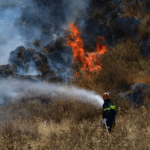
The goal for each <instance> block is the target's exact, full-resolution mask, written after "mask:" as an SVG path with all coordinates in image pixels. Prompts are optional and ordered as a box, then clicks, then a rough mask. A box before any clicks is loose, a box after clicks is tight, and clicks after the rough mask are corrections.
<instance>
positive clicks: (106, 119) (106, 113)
mask: <svg viewBox="0 0 150 150" xmlns="http://www.w3.org/2000/svg"><path fill="white" fill-rule="evenodd" d="M103 99H104V104H103V124H104V123H106V125H107V127H108V131H109V132H110V131H111V130H112V127H114V126H115V115H116V111H115V106H114V104H113V103H112V102H111V101H110V100H111V93H110V92H105V93H104V94H103Z"/></svg>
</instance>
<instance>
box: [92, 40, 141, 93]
mask: <svg viewBox="0 0 150 150" xmlns="http://www.w3.org/2000/svg"><path fill="white" fill-rule="evenodd" d="M140 57H141V56H140V52H139V50H138V46H137V44H136V43H135V42H134V41H131V40H129V39H127V40H126V41H125V42H121V43H118V44H117V45H116V46H115V48H114V49H112V50H111V49H109V50H108V51H107V53H106V54H105V55H103V56H101V58H100V60H101V62H102V64H103V65H102V70H101V71H100V72H99V73H98V74H97V76H96V77H95V79H94V81H95V83H96V84H102V87H103V88H104V89H105V90H106V91H107V90H117V91H118V90H119V91H120V90H123V91H124V90H128V89H129V87H130V86H131V85H132V82H129V81H128V75H129V73H130V68H133V67H136V66H137V65H138V62H139V58H140Z"/></svg>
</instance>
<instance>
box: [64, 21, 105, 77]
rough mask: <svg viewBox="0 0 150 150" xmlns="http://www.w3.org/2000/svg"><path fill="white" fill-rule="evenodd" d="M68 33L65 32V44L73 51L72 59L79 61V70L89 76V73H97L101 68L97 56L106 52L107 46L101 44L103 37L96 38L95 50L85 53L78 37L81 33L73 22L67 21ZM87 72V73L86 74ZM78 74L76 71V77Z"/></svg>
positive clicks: (81, 41)
mask: <svg viewBox="0 0 150 150" xmlns="http://www.w3.org/2000/svg"><path fill="white" fill-rule="evenodd" d="M69 27H70V31H71V32H70V33H67V38H66V41H67V46H70V47H71V48H72V51H73V58H74V61H75V62H76V61H79V62H80V63H81V64H82V65H81V71H83V72H84V74H86V75H87V76H88V77H89V78H91V75H90V74H89V73H92V72H96V73H98V72H99V71H100V70H101V68H102V67H101V66H102V63H101V61H100V59H99V57H100V56H101V55H103V54H105V53H106V51H107V47H106V46H104V45H102V44H101V41H103V40H105V39H104V38H103V37H99V38H98V40H97V45H96V50H95V51H94V52H92V53H88V52H87V53H85V52H86V50H85V49H84V43H83V40H82V38H81V37H80V35H81V33H80V32H79V30H78V28H77V27H76V26H75V25H74V24H73V23H69ZM87 73H88V74H87ZM79 76H80V73H79V72H76V77H77V78H78V77H79Z"/></svg>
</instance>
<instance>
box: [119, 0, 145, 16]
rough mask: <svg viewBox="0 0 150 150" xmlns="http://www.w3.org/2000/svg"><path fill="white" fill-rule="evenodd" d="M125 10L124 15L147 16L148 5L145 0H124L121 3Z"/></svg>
mask: <svg viewBox="0 0 150 150" xmlns="http://www.w3.org/2000/svg"><path fill="white" fill-rule="evenodd" d="M121 7H122V9H123V11H124V14H123V17H138V18H142V17H145V16H146V5H145V2H144V1H137V0H132V1H131V0H124V2H123V3H122V4H121Z"/></svg>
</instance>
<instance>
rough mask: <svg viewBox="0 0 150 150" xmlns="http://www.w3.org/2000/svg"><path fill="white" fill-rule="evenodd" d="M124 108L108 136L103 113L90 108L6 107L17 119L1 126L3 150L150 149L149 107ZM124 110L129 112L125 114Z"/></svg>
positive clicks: (73, 104)
mask: <svg viewBox="0 0 150 150" xmlns="http://www.w3.org/2000/svg"><path fill="white" fill-rule="evenodd" d="M147 98H149V97H147ZM113 99H114V102H115V101H117V98H115V97H113ZM149 100H150V99H149ZM122 102H123V103H124V104H123V103H122ZM31 105H32V107H31ZM116 105H117V103H116ZM125 105H126V101H120V103H118V107H117V116H116V126H115V128H114V131H113V132H112V133H111V134H109V135H108V134H107V133H106V131H105V129H104V128H103V127H102V124H101V122H102V111H101V110H100V109H98V108H95V107H94V106H92V105H89V104H85V103H80V102H76V101H73V100H70V101H64V100H58V101H55V102H52V103H50V104H49V107H48V108H46V107H45V106H44V105H42V104H41V103H40V102H39V101H37V100H35V101H34V103H33V102H32V103H29V102H27V101H26V104H23V103H20V104H19V105H16V104H13V105H11V106H9V107H7V108H5V107H3V109H2V108H1V110H2V111H4V110H5V113H7V111H11V110H14V109H15V111H13V113H11V114H12V116H15V118H13V120H11V121H8V120H5V123H6V122H7V124H5V125H4V124H3V125H2V122H1V124H0V148H1V150H14V149H16V150H19V149H22V150H23V149H24V150H27V149H33V150H38V149H43V150H46V149H47V150H49V149H60V150H61V149H62V150H64V149H66V150H67V149H68V150H76V149H81V150H82V149H83V150H85V149H87V150H88V149H93V150H97V149H99V150H103V149H110V150H113V149H114V150H115V149H133V150H138V149H139V150H141V149H150V144H149V141H150V127H149V124H150V116H149V113H150V111H149V110H150V109H149V107H148V108H146V107H144V106H140V107H139V108H137V109H135V108H134V107H132V106H131V105H128V107H125ZM120 107H121V109H120ZM123 109H124V110H126V111H124V112H123ZM137 116H138V117H137Z"/></svg>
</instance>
